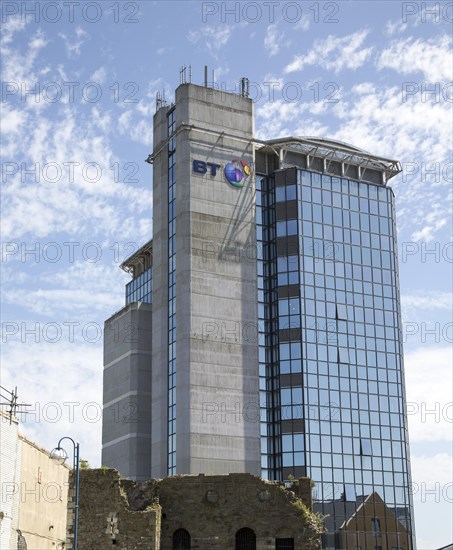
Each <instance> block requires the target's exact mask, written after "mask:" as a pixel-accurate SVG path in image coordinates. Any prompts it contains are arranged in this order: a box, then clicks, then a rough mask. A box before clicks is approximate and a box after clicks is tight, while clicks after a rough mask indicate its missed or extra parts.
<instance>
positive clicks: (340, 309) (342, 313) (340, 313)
mask: <svg viewBox="0 0 453 550" xmlns="http://www.w3.org/2000/svg"><path fill="white" fill-rule="evenodd" d="M337 320H341V321H347V320H348V311H347V309H346V306H345V305H344V304H337Z"/></svg>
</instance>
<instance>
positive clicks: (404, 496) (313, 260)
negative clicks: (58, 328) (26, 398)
mask: <svg viewBox="0 0 453 550" xmlns="http://www.w3.org/2000/svg"><path fill="white" fill-rule="evenodd" d="M246 95H247V94H246V93H242V94H232V93H225V92H220V91H217V90H214V89H212V88H209V87H207V86H196V85H194V84H187V83H185V84H182V85H181V86H179V87H178V89H177V90H176V98H175V104H174V105H171V106H166V105H161V106H160V108H159V109H158V110H157V112H156V114H155V117H154V151H153V154H152V155H151V158H150V161H151V162H152V163H153V168H154V170H153V174H154V179H153V191H154V196H153V241H152V243H148V244H147V245H145V247H143V249H141V250H140V251H138V252H137V253H136V254H135V255H133V256H132V257H131V258H129V259H128V260H127V261H126V262H125V263H124V264H123V266H122V267H123V268H124V269H126V270H127V271H129V272H131V274H132V276H133V280H132V281H131V283H129V284H128V287H127V291H126V294H127V296H126V303H127V305H126V307H125V308H124V309H123V310H122V311H121V312H119V313H118V314H116V316H114V317H112V318H111V319H109V320H108V321H107V325H106V326H109V325H110V324H111V323H112V322H114V321H115V320H117V319H118V318H119V317H124V316H126V317H127V316H130V311H131V308H132V309H133V308H135V309H140V308H147V316H148V321H147V324H146V325H144V324H143V323H144V321H141V320H139V319H138V318H136V319H135V320H133V319H132V317H127V323H129V325H127V324H126V325H122V326H123V328H122V329H120V331H119V333H120V334H121V335H123V333H125V332H126V331H127V326H129V328H132V329H133V330H134V332H136V333H137V334H136V338H135V339H134V342H131V343H127V344H126V343H124V342H121V344H119V343H118V342H116V341H115V338H112V334H114V333H115V331H114V330H113V331H110V333H109V332H108V331H106V334H110V335H109V336H106V347H105V350H106V353H107V355H108V356H109V357H108V358H107V359H108V360H106V361H107V362H106V363H105V370H104V373H105V377H104V424H103V463H104V464H106V465H108V466H114V467H118V468H119V470H120V472H121V473H122V474H123V475H126V476H129V477H131V478H133V479H138V480H143V479H147V478H151V477H164V476H166V475H174V474H197V473H213V474H225V473H231V472H236V473H239V472H248V473H252V474H255V475H256V474H259V475H262V477H263V478H265V479H270V480H282V481H285V480H288V479H292V478H293V476H294V477H296V478H297V477H300V476H308V477H310V478H311V479H312V480H313V481H314V482H315V488H314V509H315V510H317V511H319V512H320V513H322V514H328V515H329V517H328V519H327V520H326V527H327V531H328V532H327V533H326V534H325V537H324V548H343V547H345V548H346V547H347V548H353V549H354V550H357V549H359V548H360V550H369V549H370V548H371V549H372V550H384V549H387V548H388V549H389V550H390V549H393V548H396V549H404V550H406V549H407V550H409V549H411V548H413V542H412V541H413V538H414V537H413V520H412V504H411V498H410V492H409V487H410V460H409V451H408V436H407V421H406V413H405V394H404V368H403V352H402V339H401V313H400V300H399V289H398V265H397V256H396V252H397V247H396V230H395V206H394V195H393V191H392V189H391V188H390V187H389V186H388V181H389V180H390V179H391V178H392V177H393V176H394V175H396V174H397V173H398V172H399V171H400V166H399V163H398V162H396V161H392V160H389V159H384V158H381V157H377V156H374V155H372V154H369V153H367V152H365V151H363V150H361V149H358V148H356V147H353V146H350V145H347V144H344V143H339V142H333V141H328V140H324V139H315V138H292V137H290V138H284V139H275V140H268V141H265V142H264V141H259V140H257V139H255V138H254V128H253V102H252V101H251V100H250V99H249V98H248V97H246ZM151 274H152V276H151ZM151 284H152V291H151ZM145 302H146V303H145ZM145 326H146V327H147V328H146V330H147V331H149V332H147V334H146V335H145V332H144V330H145V329H144V327H145ZM151 326H152V330H151ZM118 339H119V340H123V339H124V338H121V337H120V336H118V331H117V334H116V340H118ZM125 346H126V347H125ZM126 348H127V349H126ZM142 348H143V349H145V348H146V349H145V352H146V353H141V351H140V350H142ZM115 365H116V367H115ZM134 369H135V370H134ZM137 369H138V370H137ZM138 372H140V375H138V374H137V373H138ZM138 377H140V383H137V380H138V379H139V378H138ZM131 378H132V380H131ZM120 403H123V405H127V404H129V406H130V404H133V405H134V406H135V407H136V413H137V414H136V423H135V424H134V422H132V425H131V424H130V423H129V424H127V423H125V422H118V418H116V422H115V421H114V420H115V419H114V418H113V416H114V415H113V414H112V411H111V410H110V409H111V407H112V406H116V405H117V404H120ZM145 440H146V441H147V442H146V443H145V444H144V445H142V444H141V443H140V441H145ZM132 442H136V443H137V442H139V444H138V445H137V452H134V451H133V450H131V449H133V443H132ZM126 448H127V449H128V450H127V451H126V450H125V449H126ZM149 448H150V450H149ZM372 495H377V497H376V498H375V497H373V498H371V496H372ZM378 498H379V499H381V501H378ZM381 502H382V504H381ZM364 503H366V506H365V505H364ZM359 508H360V510H362V512H361V513H358V512H357V511H358V510H359ZM363 510H366V512H367V514H368V513H370V514H371V515H370V517H368V515H366V521H365V519H364V514H363ZM371 510H374V512H371ZM383 510H385V513H384V514H382V513H381V512H382V511H383ZM373 513H374V514H375V515H373ZM389 514H390V516H391V517H392V518H394V520H392V521H390V520H389V519H388V518H389V517H390V516H389ZM358 518H360V522H359V519H358ZM354 522H356V526H355V528H356V534H357V536H356V537H355V538H356V540H355V541H354V540H353V539H354V536H355V535H354V534H351V530H352V531H353V527H352V526H353V524H354ZM378 524H379V529H378V528H377V526H378ZM364 529H365V530H364ZM368 530H369V532H370V533H371V535H370V537H367V536H365V535H364V533H367V532H368ZM346 531H347V536H346V535H345V534H344V533H345V532H346ZM373 533H374V534H373ZM371 540H373V541H374V542H373V544H372V543H371V542H370V541H371ZM345 541H346V542H345ZM363 541H365V542H363ZM345 545H346V546H345Z"/></svg>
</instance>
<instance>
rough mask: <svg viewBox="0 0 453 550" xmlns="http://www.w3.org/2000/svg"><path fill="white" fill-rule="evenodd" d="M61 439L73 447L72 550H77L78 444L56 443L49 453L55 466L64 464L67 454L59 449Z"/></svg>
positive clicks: (70, 439)
mask: <svg viewBox="0 0 453 550" xmlns="http://www.w3.org/2000/svg"><path fill="white" fill-rule="evenodd" d="M63 439H69V441H71V443H72V444H73V445H74V471H75V475H76V486H75V513H74V546H73V548H74V550H77V528H78V526H79V472H80V464H79V462H80V461H79V444H78V443H76V442H75V441H74V440H73V439H72V438H71V437H62V438H61V439H60V441H59V442H58V445H57V447H56V448H55V449H54V450H53V451H52V452H51V453H50V458H51V459H52V460H53V461H54V462H55V463H56V464H64V462H65V460H66V459H67V458H68V453H67V452H66V451H65V450H64V449H63V448H62V447H61V442H62V441H63Z"/></svg>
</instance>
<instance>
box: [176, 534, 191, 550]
mask: <svg viewBox="0 0 453 550" xmlns="http://www.w3.org/2000/svg"><path fill="white" fill-rule="evenodd" d="M173 550H190V534H189V532H188V531H186V530H185V529H178V530H177V531H175V532H174V533H173Z"/></svg>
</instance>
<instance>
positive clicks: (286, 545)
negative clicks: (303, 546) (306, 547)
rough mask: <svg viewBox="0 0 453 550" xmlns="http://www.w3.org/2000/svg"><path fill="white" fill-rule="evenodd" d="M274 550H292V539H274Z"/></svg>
mask: <svg viewBox="0 0 453 550" xmlns="http://www.w3.org/2000/svg"><path fill="white" fill-rule="evenodd" d="M275 550H294V539H275Z"/></svg>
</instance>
